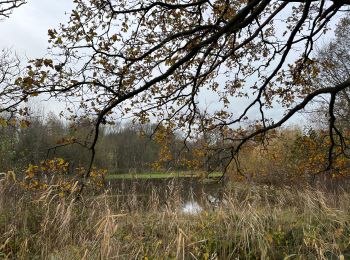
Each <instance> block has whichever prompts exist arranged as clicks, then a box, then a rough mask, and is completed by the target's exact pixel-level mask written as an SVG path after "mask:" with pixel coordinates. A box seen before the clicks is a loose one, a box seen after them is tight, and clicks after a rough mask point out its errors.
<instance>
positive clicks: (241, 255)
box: [0, 180, 350, 259]
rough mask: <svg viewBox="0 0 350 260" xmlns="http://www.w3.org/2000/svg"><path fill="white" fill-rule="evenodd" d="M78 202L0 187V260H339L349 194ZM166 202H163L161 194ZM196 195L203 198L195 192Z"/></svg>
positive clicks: (256, 191)
mask: <svg viewBox="0 0 350 260" xmlns="http://www.w3.org/2000/svg"><path fill="white" fill-rule="evenodd" d="M167 191H168V192H167V193H166V194H164V193H162V191H160V190H154V191H153V192H152V195H151V196H150V197H149V201H148V203H147V205H140V201H139V200H137V196H136V194H132V193H131V194H128V197H127V199H126V200H124V201H119V200H116V199H115V198H112V197H111V196H109V193H108V192H107V193H102V194H100V195H94V196H92V195H90V194H85V195H84V196H83V198H82V200H81V201H79V202H74V201H73V200H72V199H71V198H69V197H60V196H57V195H55V194H54V193H52V191H51V190H50V188H49V189H48V190H47V191H44V192H27V191H23V190H21V188H20V187H19V186H18V185H17V184H16V183H10V182H8V181H6V180H2V181H1V183H0V192H1V194H2V196H1V197H0V258H8V259H348V258H349V257H350V241H349V237H350V193H349V192H347V191H344V190H340V191H337V192H327V191H323V190H317V189H313V188H300V187H299V188H298V189H294V188H287V187H284V188H275V187H267V186H257V185H256V186H247V185H234V186H232V187H229V188H228V189H227V190H226V192H225V195H224V199H223V201H222V203H221V204H220V205H219V206H218V207H214V206H213V205H211V204H210V203H208V204H205V205H203V207H204V211H202V212H201V213H200V214H197V215H189V214H184V213H182V212H181V205H182V199H181V197H180V196H179V194H180V191H179V189H178V187H176V186H169V187H167ZM164 196H166V203H162V202H161V201H163V200H161V199H160V198H162V199H164ZM203 196H205V194H203Z"/></svg>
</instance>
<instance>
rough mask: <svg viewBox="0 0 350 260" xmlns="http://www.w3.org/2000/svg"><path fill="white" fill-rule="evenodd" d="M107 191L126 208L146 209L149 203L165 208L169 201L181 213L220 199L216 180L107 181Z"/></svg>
mask: <svg viewBox="0 0 350 260" xmlns="http://www.w3.org/2000/svg"><path fill="white" fill-rule="evenodd" d="M107 188H108V189H109V191H110V194H111V196H113V197H114V198H115V199H116V200H119V201H118V202H119V203H120V204H121V203H124V204H125V205H126V207H127V208H130V207H133V206H134V207H149V206H150V204H152V203H153V204H154V203H155V204H157V205H159V206H167V205H169V202H177V203H179V204H180V205H182V206H181V207H182V209H181V210H182V212H184V213H189V214H192V213H193V214H195V213H198V212H200V211H201V210H202V209H203V207H205V206H208V205H212V206H215V205H216V204H217V203H219V202H220V201H221V199H222V196H223V188H224V186H223V184H222V183H219V182H217V181H213V180H212V181H211V182H203V181H201V180H200V179H199V178H172V179H115V180H110V181H108V182H107Z"/></svg>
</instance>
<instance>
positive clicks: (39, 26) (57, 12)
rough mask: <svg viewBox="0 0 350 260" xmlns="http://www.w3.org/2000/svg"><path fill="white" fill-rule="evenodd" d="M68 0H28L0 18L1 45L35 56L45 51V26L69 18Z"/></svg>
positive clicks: (56, 23) (0, 46)
mask: <svg viewBox="0 0 350 260" xmlns="http://www.w3.org/2000/svg"><path fill="white" fill-rule="evenodd" d="M72 2H73V1H71V0H60V1H57V0H31V1H28V3H27V4H26V5H24V6H22V7H20V8H18V9H16V10H15V11H14V12H13V14H12V15H11V17H10V18H8V19H6V20H4V21H2V22H0V35H1V41H0V48H13V50H14V51H16V52H17V53H19V55H20V56H24V55H26V56H28V57H29V58H34V57H38V56H42V55H44V54H45V53H46V51H47V47H48V42H47V40H48V37H47V30H48V29H49V28H57V27H58V26H59V24H60V23H63V22H65V21H67V20H68V18H69V12H70V10H72V8H73V3H72Z"/></svg>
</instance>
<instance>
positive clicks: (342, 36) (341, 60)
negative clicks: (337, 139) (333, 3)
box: [315, 15, 350, 131]
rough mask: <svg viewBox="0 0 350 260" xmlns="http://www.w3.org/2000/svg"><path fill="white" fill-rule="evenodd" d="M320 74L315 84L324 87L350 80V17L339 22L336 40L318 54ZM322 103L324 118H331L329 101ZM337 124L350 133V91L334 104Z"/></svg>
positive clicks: (342, 94)
mask: <svg viewBox="0 0 350 260" xmlns="http://www.w3.org/2000/svg"><path fill="white" fill-rule="evenodd" d="M317 59H318V63H319V66H320V74H319V75H318V77H317V79H316V82H315V84H320V85H322V86H327V85H332V84H333V85H336V84H340V83H341V82H344V81H345V80H346V79H348V78H350V15H347V16H346V17H344V18H343V19H341V21H340V22H339V24H338V26H337V29H336V31H335V39H334V40H332V41H331V42H330V43H328V44H327V45H326V46H324V47H323V48H321V49H320V50H319V51H318V53H317ZM323 101H324V102H321V104H322V106H321V107H320V112H321V113H322V114H323V116H321V118H322V117H324V116H326V117H329V111H328V109H327V107H328V106H329V100H324V99H323ZM334 116H335V117H336V120H337V121H336V124H337V125H338V127H340V129H341V130H347V131H350V122H349V119H350V89H349V88H346V89H344V90H342V91H340V92H339V94H338V95H337V97H336V100H335V102H334Z"/></svg>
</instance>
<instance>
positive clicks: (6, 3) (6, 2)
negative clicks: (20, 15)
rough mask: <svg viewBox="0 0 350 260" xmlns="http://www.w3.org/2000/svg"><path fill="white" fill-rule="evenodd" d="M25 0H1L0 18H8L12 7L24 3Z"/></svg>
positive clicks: (14, 7)
mask: <svg viewBox="0 0 350 260" xmlns="http://www.w3.org/2000/svg"><path fill="white" fill-rule="evenodd" d="M25 3H26V1H25V0H1V1H0V19H1V17H3V18H8V17H9V16H10V14H11V13H12V12H13V10H14V9H16V8H18V7H20V6H21V5H23V4H25Z"/></svg>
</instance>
